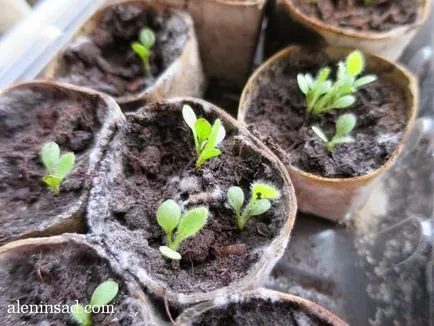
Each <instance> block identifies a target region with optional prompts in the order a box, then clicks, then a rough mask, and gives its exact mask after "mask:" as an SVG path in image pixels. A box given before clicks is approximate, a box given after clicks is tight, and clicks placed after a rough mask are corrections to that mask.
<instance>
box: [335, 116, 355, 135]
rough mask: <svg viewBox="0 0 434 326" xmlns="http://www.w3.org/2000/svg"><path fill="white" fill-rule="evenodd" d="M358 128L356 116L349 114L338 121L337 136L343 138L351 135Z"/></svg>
mask: <svg viewBox="0 0 434 326" xmlns="http://www.w3.org/2000/svg"><path fill="white" fill-rule="evenodd" d="M355 126H356V116H355V115H354V114H351V113H348V114H343V115H341V116H340V117H339V118H338V120H337V121H336V134H335V135H336V136H337V137H342V136H345V135H347V134H349V133H350V132H351V131H352V130H353V129H354V127H355Z"/></svg>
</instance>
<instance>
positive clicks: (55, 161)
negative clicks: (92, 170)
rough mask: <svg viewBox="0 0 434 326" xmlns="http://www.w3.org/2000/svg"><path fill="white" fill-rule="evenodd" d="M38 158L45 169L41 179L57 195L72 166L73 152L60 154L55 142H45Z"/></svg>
mask: <svg viewBox="0 0 434 326" xmlns="http://www.w3.org/2000/svg"><path fill="white" fill-rule="evenodd" d="M39 155H40V159H41V161H42V163H43V164H44V167H45V169H46V175H45V176H44V177H43V178H42V181H43V182H44V183H45V184H46V185H47V186H48V187H49V188H50V189H51V191H52V192H53V193H54V194H55V195H57V194H59V191H60V184H61V183H62V181H63V179H64V178H65V177H66V176H67V175H68V174H69V173H70V172H71V171H72V169H73V168H74V162H75V155H74V153H72V152H70V153H65V154H62V155H60V148H59V145H57V144H56V143H55V142H50V143H46V144H45V145H44V146H43V147H42V150H41V152H40V154H39Z"/></svg>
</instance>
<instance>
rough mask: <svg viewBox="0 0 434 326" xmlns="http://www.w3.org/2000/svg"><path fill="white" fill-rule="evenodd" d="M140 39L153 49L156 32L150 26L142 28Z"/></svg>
mask: <svg viewBox="0 0 434 326" xmlns="http://www.w3.org/2000/svg"><path fill="white" fill-rule="evenodd" d="M139 40H140V42H141V43H142V44H143V46H144V47H145V48H147V49H151V48H152V47H153V46H154V44H155V34H154V32H153V31H152V30H151V29H150V28H148V27H145V28H142V30H141V31H140V34H139Z"/></svg>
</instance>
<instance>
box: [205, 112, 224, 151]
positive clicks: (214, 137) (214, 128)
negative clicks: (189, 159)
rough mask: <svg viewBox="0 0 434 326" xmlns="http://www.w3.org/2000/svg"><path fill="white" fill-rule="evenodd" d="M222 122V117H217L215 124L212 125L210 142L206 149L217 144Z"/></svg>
mask: <svg viewBox="0 0 434 326" xmlns="http://www.w3.org/2000/svg"><path fill="white" fill-rule="evenodd" d="M221 124H222V122H221V121H220V119H217V120H216V121H214V124H213V125H212V130H211V134H210V135H209V137H208V142H207V143H206V146H205V150H208V149H212V148H214V147H216V146H217V137H218V135H219V133H220V127H221Z"/></svg>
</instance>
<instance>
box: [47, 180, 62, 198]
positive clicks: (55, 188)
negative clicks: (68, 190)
mask: <svg viewBox="0 0 434 326" xmlns="http://www.w3.org/2000/svg"><path fill="white" fill-rule="evenodd" d="M42 181H43V182H44V183H45V184H46V185H47V186H48V187H49V188H50V190H51V191H52V192H53V193H54V194H56V195H57V194H59V188H60V183H61V182H62V179H60V178H58V177H56V176H54V175H46V176H45V177H43V178H42Z"/></svg>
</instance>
